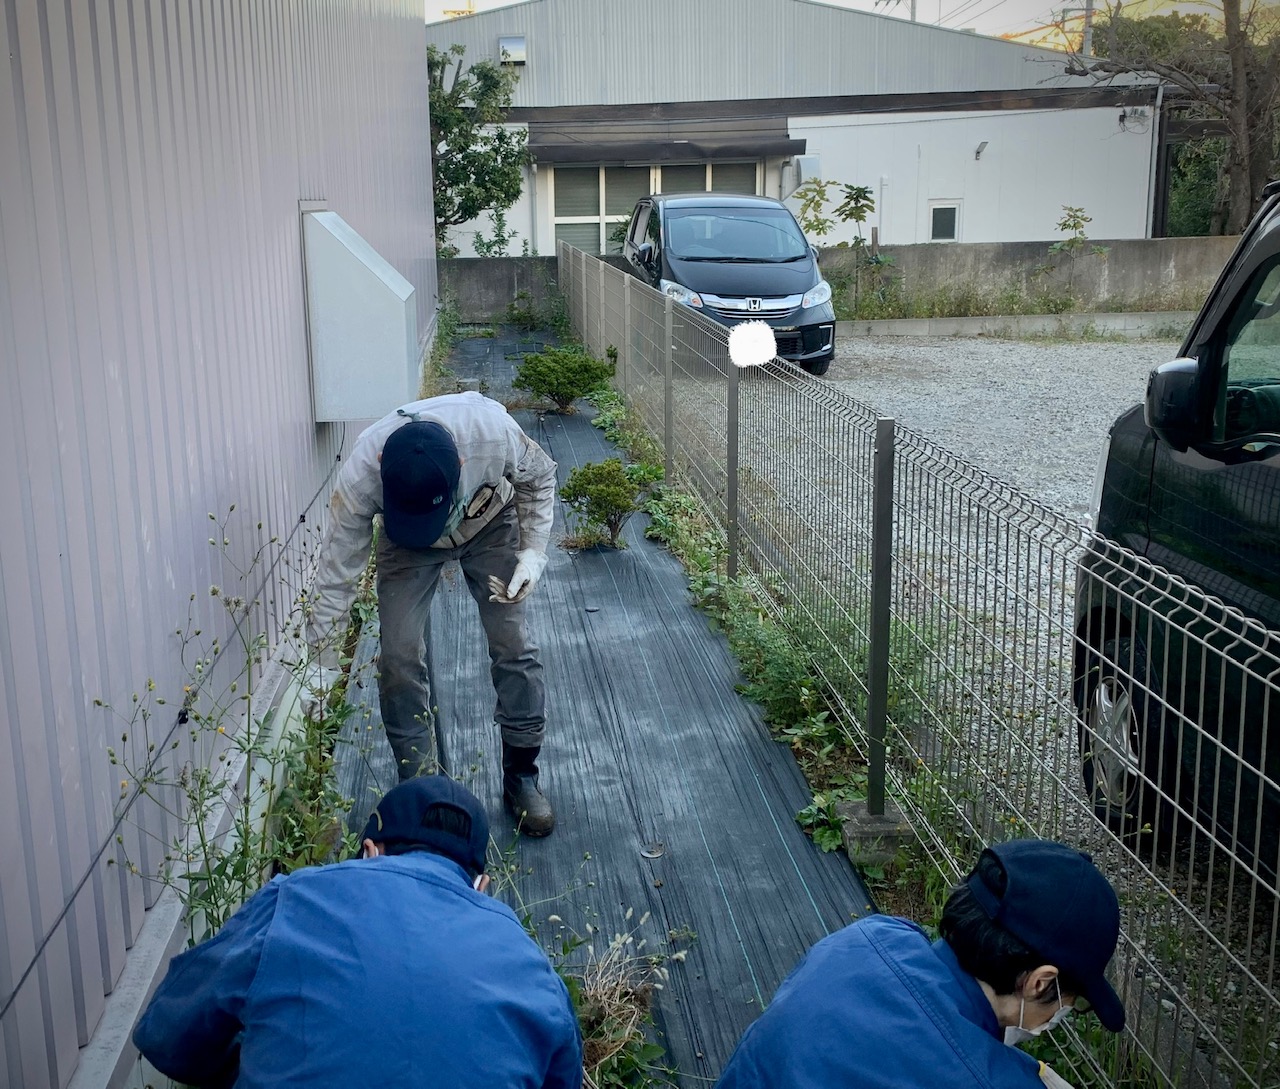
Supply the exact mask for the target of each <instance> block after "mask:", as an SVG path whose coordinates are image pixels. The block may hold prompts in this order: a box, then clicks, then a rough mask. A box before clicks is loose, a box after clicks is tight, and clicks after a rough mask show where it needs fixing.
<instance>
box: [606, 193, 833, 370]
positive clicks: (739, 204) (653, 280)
mask: <svg viewBox="0 0 1280 1089" xmlns="http://www.w3.org/2000/svg"><path fill="white" fill-rule="evenodd" d="M622 252H623V254H624V255H625V257H626V258H627V260H628V261H629V262H630V263H631V267H632V269H633V271H634V272H635V274H636V276H638V277H639V278H640V279H642V280H644V281H645V282H646V283H648V284H650V285H651V286H653V287H656V288H657V289H658V290H659V291H661V292H662V293H663V294H665V295H670V296H671V297H672V298H673V299H675V300H676V302H679V303H683V304H684V305H685V306H688V307H691V308H692V309H694V310H698V311H701V312H702V313H704V314H706V315H707V316H708V317H710V318H713V319H715V320H716V321H718V322H720V323H721V324H722V325H736V324H737V323H738V322H741V321H750V320H760V321H765V322H768V324H769V325H771V326H773V332H774V337H775V338H776V340H777V343H778V355H779V356H781V357H782V358H783V359H788V360H790V361H791V362H793V363H796V364H798V365H799V366H801V367H803V368H804V369H805V370H807V371H808V372H809V373H810V374H826V373H827V369H828V368H829V367H830V366H831V360H832V358H833V357H834V355H835V333H836V314H835V309H834V307H833V306H832V305H831V285H830V284H828V283H827V282H826V280H824V279H823V278H822V273H821V272H820V271H819V269H818V253H817V250H815V249H814V248H813V247H812V246H810V245H809V243H808V242H807V241H806V240H805V237H804V232H803V231H802V230H801V229H800V225H799V224H798V223H797V222H796V219H795V216H793V215H792V214H791V211H790V209H788V208H787V206H786V205H785V204H783V203H782V202H781V201H776V200H773V199H771V198H769V197H748V196H740V195H729V194H721V193H682V194H679V195H677V194H670V195H655V196H651V197H644V198H643V199H641V200H639V201H637V203H636V206H635V210H634V211H633V212H632V213H631V222H630V223H629V224H628V227H627V237H626V241H625V243H624V244H623V250H622Z"/></svg>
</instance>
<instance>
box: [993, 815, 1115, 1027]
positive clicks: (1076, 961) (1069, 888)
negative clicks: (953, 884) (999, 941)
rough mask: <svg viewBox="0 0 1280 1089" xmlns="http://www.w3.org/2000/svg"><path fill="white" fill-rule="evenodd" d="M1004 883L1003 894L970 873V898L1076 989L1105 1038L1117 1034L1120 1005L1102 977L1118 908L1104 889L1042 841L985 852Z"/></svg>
mask: <svg viewBox="0 0 1280 1089" xmlns="http://www.w3.org/2000/svg"><path fill="white" fill-rule="evenodd" d="M983 854H990V855H993V856H994V857H995V858H996V860H997V861H998V862H999V863H1000V865H1001V866H1002V867H1003V868H1004V872H1005V874H1006V876H1007V878H1008V885H1007V886H1006V888H1005V891H1004V895H1003V896H1000V895H999V894H997V893H996V891H995V890H994V889H992V888H990V887H989V886H988V885H987V883H986V882H985V881H983V880H982V878H981V877H979V876H978V872H977V870H975V871H974V872H973V873H971V874H970V875H969V878H968V885H969V889H970V891H971V892H972V893H973V897H974V899H975V900H977V902H978V903H979V904H980V905H981V907H982V910H983V911H985V912H986V913H987V915H988V916H989V917H990V918H991V920H992V922H995V923H998V924H999V925H1000V926H1002V927H1004V929H1005V930H1007V931H1008V932H1009V933H1010V934H1012V935H1013V936H1014V937H1015V938H1017V939H1019V940H1020V941H1021V942H1023V944H1025V945H1027V946H1029V947H1030V948H1031V949H1032V950H1033V951H1034V952H1035V953H1037V954H1038V955H1039V956H1041V957H1043V958H1044V963H1045V964H1052V965H1054V966H1055V967H1057V968H1058V970H1059V971H1060V972H1062V974H1063V975H1064V976H1065V977H1066V979H1067V981H1068V982H1070V983H1072V984H1074V985H1075V986H1077V987H1079V988H1081V995H1082V996H1083V997H1084V998H1087V999H1088V1000H1089V1003H1090V1004H1091V1005H1092V1006H1093V1008H1094V1010H1095V1012H1096V1013H1097V1014H1098V1019H1099V1020H1100V1021H1101V1022H1102V1023H1103V1025H1104V1026H1106V1027H1107V1028H1109V1029H1110V1030H1111V1031H1112V1032H1119V1031H1120V1030H1121V1029H1123V1028H1124V1003H1122V1002H1121V1001H1120V997H1119V995H1117V994H1116V992H1115V989H1114V988H1113V987H1112V986H1111V984H1110V983H1109V982H1108V981H1107V977H1106V970H1107V964H1108V963H1109V962H1110V960H1111V957H1112V954H1114V953H1115V951H1116V942H1117V940H1118V939H1119V936H1120V902H1119V901H1118V900H1117V899H1116V894H1115V890H1114V889H1112V887H1111V883H1110V882H1109V881H1108V880H1107V879H1106V878H1105V877H1104V876H1103V875H1102V873H1101V872H1100V871H1099V870H1098V868H1097V867H1096V866H1095V865H1094V864H1093V860H1092V859H1091V858H1090V857H1089V856H1088V855H1087V854H1085V853H1084V852H1083V851H1077V850H1075V849H1074V848H1071V847H1068V846H1067V845H1066V844H1064V843H1054V842H1053V841H1052V840H1046V839H1014V840H1009V841H1008V842H1007V843H998V844H995V845H994V846H992V847H988V848H987V849H986V851H984V852H983Z"/></svg>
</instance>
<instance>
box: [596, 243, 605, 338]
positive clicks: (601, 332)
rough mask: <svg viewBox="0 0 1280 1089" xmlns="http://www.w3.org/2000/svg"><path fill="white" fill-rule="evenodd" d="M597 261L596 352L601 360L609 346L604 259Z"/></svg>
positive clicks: (597, 259) (598, 258)
mask: <svg viewBox="0 0 1280 1089" xmlns="http://www.w3.org/2000/svg"><path fill="white" fill-rule="evenodd" d="M595 261H596V350H595V354H596V355H598V356H599V357H600V358H601V359H603V358H604V350H605V348H606V347H607V346H608V345H607V344H606V342H605V320H604V270H605V264H604V259H603V258H601V257H597V258H596V259H595Z"/></svg>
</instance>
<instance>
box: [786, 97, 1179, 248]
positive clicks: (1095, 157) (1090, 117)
mask: <svg viewBox="0 0 1280 1089" xmlns="http://www.w3.org/2000/svg"><path fill="white" fill-rule="evenodd" d="M789 127H790V133H791V135H792V136H793V137H795V138H796V139H804V140H807V141H808V154H810V155H817V156H819V157H820V158H821V165H822V171H821V176H822V177H823V178H824V179H831V180H834V181H838V182H849V183H852V184H855V185H869V186H871V187H872V189H873V190H874V191H875V194H876V211H875V212H874V213H873V214H872V216H871V217H870V218H869V219H868V221H867V223H866V225H865V227H864V233H865V235H866V236H867V237H870V228H871V227H872V226H876V227H878V228H879V233H880V241H881V242H882V243H884V244H885V245H910V244H913V243H917V242H928V241H930V237H929V208H930V203H931V202H932V201H945V200H955V201H958V202H959V204H960V217H959V238H958V239H957V240H958V241H961V242H1015V241H1039V240H1042V239H1043V240H1052V239H1057V238H1060V237H1062V234H1061V232H1059V231H1058V230H1057V227H1056V224H1057V221H1058V219H1059V217H1060V216H1061V215H1062V207H1063V205H1073V206H1075V207H1082V208H1084V209H1085V211H1086V213H1087V214H1089V215H1091V216H1092V217H1093V221H1092V222H1091V223H1090V224H1088V226H1087V227H1086V233H1087V234H1088V235H1089V236H1090V237H1092V238H1145V237H1147V235H1148V232H1149V229H1150V213H1149V207H1150V196H1151V162H1152V154H1153V148H1152V142H1153V136H1152V132H1151V129H1152V128H1153V125H1152V123H1151V118H1150V116H1149V115H1148V116H1147V117H1146V118H1145V119H1139V120H1137V121H1134V120H1132V119H1127V123H1126V127H1125V128H1124V129H1122V128H1121V127H1120V123H1119V110H1118V109H1109V108H1108V109H1085V110H1028V111H986V112H974V113H933V114H883V115H871V116H868V115H860V116H845V117H834V116H827V117H792V118H790V119H789ZM984 140H985V141H986V143H987V146H986V147H985V148H984V149H983V151H982V155H981V158H975V157H974V156H975V152H976V151H977V148H978V145H979V144H981V143H982V142H983V141H984ZM790 203H792V204H793V205H794V203H795V202H790ZM854 234H855V231H854V228H853V225H852V224H842V225H840V227H839V228H838V229H837V231H836V232H835V233H834V234H832V235H830V236H828V237H827V238H825V239H823V244H824V245H834V244H836V243H838V242H841V241H848V240H850V239H852V238H853V237H854Z"/></svg>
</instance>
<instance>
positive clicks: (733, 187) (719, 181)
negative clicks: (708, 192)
mask: <svg viewBox="0 0 1280 1089" xmlns="http://www.w3.org/2000/svg"><path fill="white" fill-rule="evenodd" d="M711 188H712V189H714V190H715V191H716V192H717V193H744V194H746V195H747V196H755V195H756V193H758V192H759V188H758V185H757V179H756V164H755V163H714V164H713V165H712V167H711Z"/></svg>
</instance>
